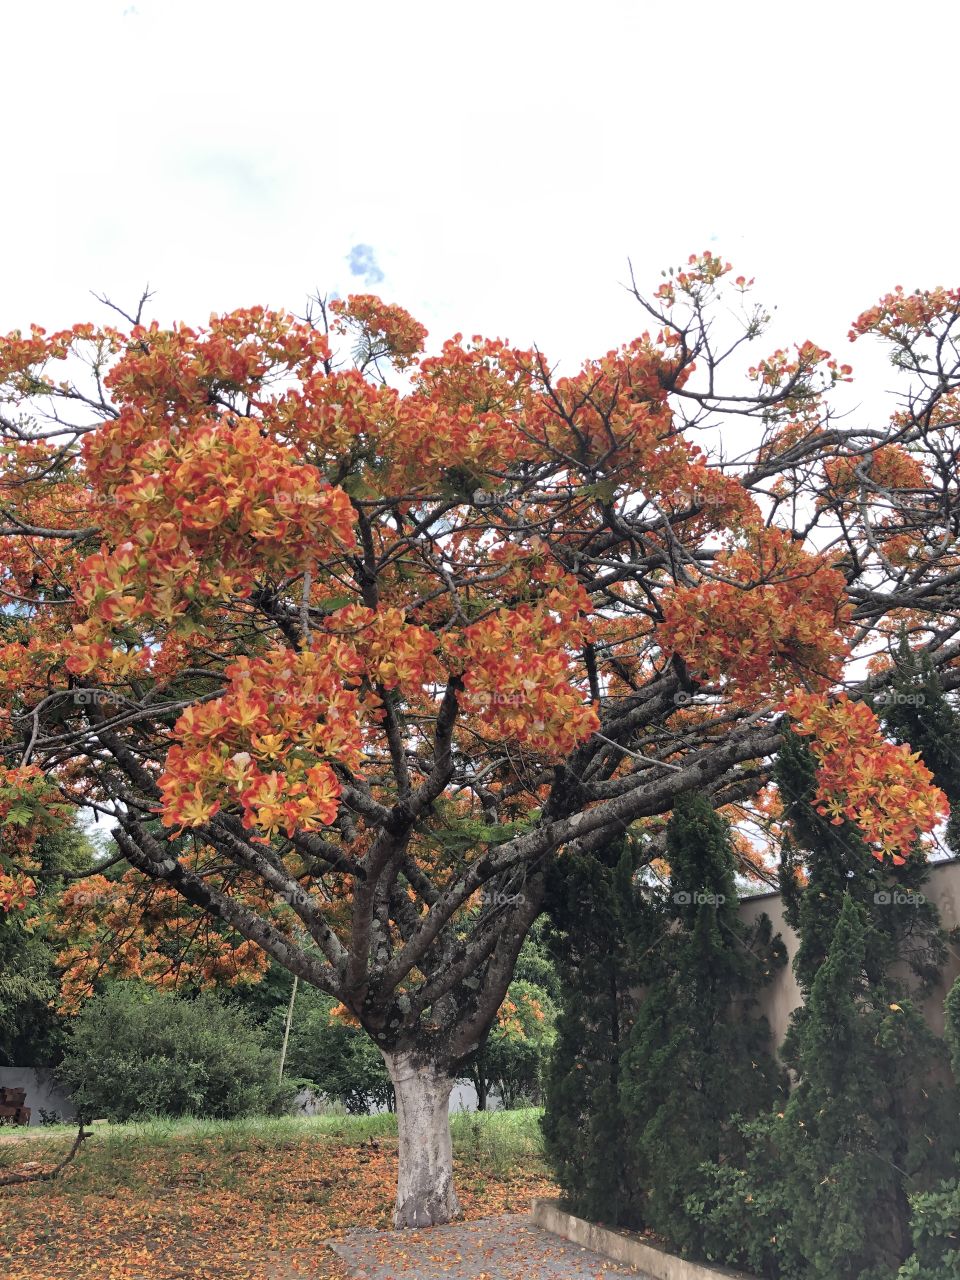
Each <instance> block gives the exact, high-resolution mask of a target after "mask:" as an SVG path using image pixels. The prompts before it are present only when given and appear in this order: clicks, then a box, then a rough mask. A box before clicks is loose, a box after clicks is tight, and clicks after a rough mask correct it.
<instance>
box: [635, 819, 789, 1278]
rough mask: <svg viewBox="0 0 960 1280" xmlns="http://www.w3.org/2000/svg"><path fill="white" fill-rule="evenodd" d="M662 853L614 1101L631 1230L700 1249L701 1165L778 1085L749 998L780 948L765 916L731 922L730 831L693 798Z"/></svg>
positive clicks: (735, 1137) (718, 1154) (732, 1145)
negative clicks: (629, 1190)
mask: <svg viewBox="0 0 960 1280" xmlns="http://www.w3.org/2000/svg"><path fill="white" fill-rule="evenodd" d="M666 858H667V862H668V863H669V865H670V885H671V892H670V893H669V895H667V896H666V898H665V900H664V901H663V903H662V904H661V908H660V911H661V918H662V921H663V924H664V926H665V927H664V936H663V939H662V941H661V943H660V945H659V946H658V948H657V949H656V953H655V955H653V956H652V957H651V958H650V959H649V960H648V961H647V962H646V964H637V970H636V971H637V976H638V978H642V979H643V981H644V982H645V984H646V986H647V988H648V991H647V995H646V998H645V999H644V1000H643V1002H642V1003H641V1005H640V1008H639V1011H638V1013H637V1017H636V1021H635V1023H634V1025H633V1027H632V1029H631V1031H630V1033H629V1035H628V1037H627V1039H626V1044H625V1051H624V1053H623V1055H622V1058H621V1068H620V1097H621V1110H622V1116H623V1124H624V1128H625V1132H626V1134H627V1149H628V1160H629V1165H630V1181H631V1185H632V1186H633V1188H634V1197H635V1199H636V1201H637V1202H638V1208H637V1210H636V1211H635V1212H636V1220H635V1221H634V1223H633V1224H632V1225H636V1226H641V1225H642V1226H648V1227H652V1228H653V1230H655V1231H656V1232H658V1233H659V1234H660V1235H663V1236H666V1237H667V1238H668V1239H669V1240H670V1241H671V1242H672V1243H673V1244H674V1246H675V1247H677V1248H678V1249H680V1250H681V1251H682V1252H684V1253H687V1252H698V1251H700V1249H701V1248H702V1240H701V1230H700V1227H699V1224H698V1223H697V1221H696V1220H695V1219H694V1218H692V1217H691V1215H690V1213H689V1211H688V1209H687V1207H686V1200H687V1197H688V1196H689V1195H690V1194H692V1193H694V1192H695V1190H696V1185H697V1179H698V1176H699V1175H698V1170H699V1168H700V1166H701V1165H702V1164H703V1163H704V1162H705V1161H718V1160H721V1159H725V1158H727V1157H728V1156H729V1155H730V1154H732V1152H733V1151H738V1150H739V1147H740V1142H741V1139H740V1136H739V1132H738V1130H737V1127H736V1125H735V1124H734V1123H733V1116H734V1115H735V1114H740V1115H755V1114H757V1113H758V1112H759V1111H762V1110H765V1109H767V1108H769V1107H770V1106H771V1105H772V1104H773V1102H774V1100H775V1099H776V1098H779V1097H780V1096H781V1095H782V1094H783V1092H784V1088H785V1082H784V1081H783V1080H782V1079H781V1076H780V1072H779V1069H778V1068H777V1066H776V1064H775V1062H774V1059H773V1057H772V1055H771V1052H770V1029H769V1027H768V1025H767V1022H766V1020H765V1019H764V1018H762V1017H760V1016H758V1014H757V1010H756V995H757V992H758V991H759V989H760V988H761V986H762V985H763V984H764V983H766V982H768V981H769V980H770V978H771V976H772V975H773V973H774V972H775V971H776V969H777V968H778V967H780V966H781V965H783V964H784V963H785V953H784V950H783V946H782V944H781V943H780V942H779V940H778V941H777V942H776V943H774V942H773V941H772V939H771V931H770V923H769V920H768V919H767V918H766V917H762V919H761V921H760V922H759V923H758V924H757V925H756V926H754V927H752V928H751V927H748V926H746V925H745V924H744V923H743V922H742V921H741V919H740V916H739V912H738V902H739V899H738V895H737V890H736V883H735V879H734V857H733V851H732V847H731V843H730V834H729V829H728V826H727V824H726V823H725V822H724V820H723V819H722V818H720V817H719V816H718V815H717V814H716V813H715V812H714V811H713V809H712V807H711V805H710V804H709V802H708V801H706V800H705V799H703V798H702V797H700V796H696V795H691V796H685V797H683V798H682V799H681V800H680V802H679V803H678V804H677V806H676V808H675V809H674V812H673V816H672V817H671V820H670V823H669V826H668V829H667V851H666Z"/></svg>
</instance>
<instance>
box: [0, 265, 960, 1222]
mask: <svg viewBox="0 0 960 1280" xmlns="http://www.w3.org/2000/svg"><path fill="white" fill-rule="evenodd" d="M637 299H638V303H640V305H641V306H642V308H643V309H644V314H645V320H644V323H645V324H647V326H648V330H647V331H646V332H644V333H643V335H642V336H641V337H639V338H637V339H636V340H635V341H633V342H630V343H628V344H627V345H626V346H624V347H623V348H621V349H619V350H616V351H611V352H608V353H607V354H606V355H604V356H602V357H600V358H598V359H593V360H589V361H587V362H586V363H585V364H584V365H583V367H582V368H581V369H580V370H579V371H578V372H576V373H574V374H572V375H571V376H563V377H559V376H556V375H555V373H554V371H553V370H552V369H551V366H550V364H549V363H548V361H547V360H546V358H545V357H544V356H543V355H542V354H541V353H539V352H538V351H524V350H518V349H516V348H514V347H512V346H510V345H509V344H507V343H505V342H501V341H490V340H485V339H481V338H475V339H473V340H472V341H470V342H464V341H463V339H462V338H461V337H460V336H459V335H457V336H456V337H454V338H453V339H452V340H450V341H448V342H446V343H445V344H444V345H443V347H442V348H441V349H440V351H439V352H438V353H437V354H435V355H432V356H429V357H428V356H424V355H423V354H422V352H423V347H424V341H425V338H426V334H425V331H424V330H423V329H422V327H421V326H420V325H418V324H417V323H416V322H415V321H414V320H413V319H411V317H410V316H409V315H407V313H406V312H404V311H402V310H401V309H400V308H398V307H393V306H387V305H385V304H383V303H382V302H380V301H379V300H378V299H376V298H373V297H370V296H361V297H353V298H350V299H348V300H347V301H346V302H342V303H341V302H338V303H335V304H332V305H331V306H330V308H329V311H328V309H327V308H326V307H325V306H323V305H322V304H317V309H316V310H315V312H314V313H313V314H312V315H309V316H308V317H307V318H306V319H305V320H296V319H294V318H292V317H291V316H287V315H281V314H277V313H273V312H269V311H265V310H263V309H262V308H253V309H251V310H246V311H238V312H234V313H232V314H230V315H225V316H214V317H212V318H211V320H210V323H209V325H208V326H207V327H206V328H205V329H202V330H200V329H190V328H187V327H176V328H173V329H163V328H160V327H159V326H158V325H156V324H147V323H143V322H142V317H141V315H140V313H138V314H137V315H135V316H129V317H126V318H125V324H124V327H123V329H118V328H113V327H103V328H98V327H95V326H93V325H79V326H76V327H75V328H73V329H71V330H68V331H65V332H62V333H55V334H52V335H51V334H47V333H45V332H44V331H43V330H42V329H36V328H35V329H33V330H31V332H30V333H29V334H22V333H19V332H17V333H13V334H10V335H8V336H7V337H6V338H4V339H2V340H0V404H2V413H0V429H2V435H3V438H4V448H3V453H2V458H0V591H2V594H3V599H4V602H5V603H4V607H3V611H2V613H0V749H2V753H3V754H2V757H0V759H2V762H3V763H2V767H0V821H2V822H3V827H2V832H3V837H2V854H0V859H2V861H0V907H2V908H3V909H4V910H6V911H12V910H17V909H20V908H22V907H23V905H24V902H25V901H26V900H27V899H28V898H29V896H30V893H31V888H32V880H31V871H32V870H33V869H34V864H33V863H32V862H31V848H32V847H33V842H34V841H35V839H36V837H37V836H38V834H40V833H42V831H43V830H45V829H48V828H49V827H50V825H51V824H54V825H55V824H56V823H57V822H58V821H62V814H61V813H60V807H62V806H64V805H67V806H74V807H78V806H90V807H93V808H95V809H97V810H98V811H100V812H101V813H104V814H106V815H109V817H110V819H111V821H112V824H113V830H114V835H115V839H116V841H117V844H118V846H119V849H120V851H121V853H122V856H123V858H124V859H125V863H126V865H127V866H128V868H129V869H128V870H127V871H126V872H125V873H124V874H123V875H122V876H120V877H119V878H106V877H103V876H99V877H94V878H92V879H91V878H87V879H84V880H78V881H77V882H76V883H75V884H74V885H73V887H72V888H71V889H70V890H68V891H67V893H66V894H65V896H64V904H63V905H64V925H63V932H64V950H63V954H62V957H61V961H62V964H63V965H64V967H65V970H66V995H67V999H68V1000H70V999H78V998H80V997H81V996H82V995H83V994H84V993H85V992H86V991H88V990H89V989H90V985H91V983H92V982H93V980H94V979H95V977H96V976H97V974H98V973H99V972H101V971H102V970H103V969H104V968H105V967H108V966H109V967H110V968H111V969H112V971H114V972H120V973H127V974H138V975H140V976H143V977H146V978H149V979H151V980H153V981H155V982H157V983H159V984H165V983H170V982H174V981H176V980H177V979H178V977H183V976H184V975H187V976H190V977H192V978H194V979H196V980H198V981H200V982H204V983H216V982H233V981H239V980H244V979H249V978H250V977H251V976H254V977H255V976H256V975H257V973H258V972H262V971H263V968H264V967H265V965H266V963H267V957H272V958H273V959H274V960H276V961H277V962H279V963H280V964H281V965H283V966H285V967H286V968H288V969H289V970H290V971H291V972H293V973H295V974H297V975H299V977H300V978H301V979H302V980H304V981H305V982H307V983H310V984H313V985H314V986H316V987H318V988H320V989H321V990H322V991H325V992H327V993H329V994H330V995H333V996H334V997H336V999H337V1000H338V1001H340V1002H341V1003H342V1005H343V1007H344V1014H345V1015H346V1016H349V1017H353V1018H355V1019H357V1020H358V1021H359V1022H360V1023H361V1024H362V1026H363V1027H364V1028H365V1029H366V1031H367V1032H368V1033H369V1034H370V1036H371V1037H372V1038H373V1040H374V1042H375V1043H376V1044H377V1046H378V1047H379V1048H380V1050H381V1051H382V1053H383V1055H384V1058H385V1061H386V1064H387V1067H388V1070H389V1072H390V1076H391V1079H392V1082H393V1085H394V1088H395V1091H396V1097H397V1106H398V1113H399V1122H400V1153H401V1161H400V1178H399V1188H398V1196H397V1221H398V1223H399V1224H401V1225H404V1224H411V1223H417V1224H421V1223H428V1222H437V1221H443V1220H445V1219H446V1218H448V1217H449V1216H450V1215H452V1214H454V1213H456V1211H457V1200H456V1194H455V1191H454V1186H453V1176H452V1168H451V1153H450V1141H449V1131H448V1126H447V1115H446V1112H447V1099H448V1095H449V1090H450V1085H451V1080H452V1078H453V1076H454V1074H455V1073H456V1072H457V1071H458V1069H459V1068H460V1067H461V1065H462V1064H463V1063H464V1062H465V1061H466V1060H467V1059H468V1058H469V1056H470V1055H471V1054H472V1053H475V1051H476V1050H477V1049H478V1047H479V1046H481V1045H482V1043H483V1041H484V1038H485V1036H486V1034H487V1032H488V1030H489V1028H490V1026H491V1024H492V1022H493V1019H494V1017H495V1015H496V1013H497V1010H498V1008H499V1006H500V1004H501V1002H502V1000H503V998H504V994H505V992H506V990H507V987H508V984H509V982H510V979H511V975H512V973H513V970H514V965H515V962H516V959H517V955H518V952H519V949H520V946H521V944H522V942H523V939H524V936H525V935H526V933H527V931H528V929H529V927H530V925H531V923H532V922H533V921H534V919H535V918H536V916H537V914H538V912H539V910H540V907H541V900H542V895H543V891H544V875H545V870H546V867H547V865H548V862H549V860H550V859H552V858H554V857H556V856H557V855H558V854H560V855H562V852H563V851H564V850H570V849H579V850H583V851H588V850H590V849H594V848H597V847H598V846H600V845H601V844H603V843H605V842H608V841H610V840H611V838H613V837H617V838H622V836H623V833H624V831H628V832H629V833H630V837H631V838H637V839H641V840H644V841H645V850H646V853H645V856H647V857H649V858H653V857H655V856H657V854H658V852H659V851H660V848H661V844H660V833H661V832H662V829H663V823H664V819H665V816H666V815H668V814H669V812H670V810H671V808H672V806H673V804H674V802H675V800H676V798H677V796H679V795H681V794H684V793H686V792H689V791H692V790H696V791H698V792H700V793H701V794H703V795H706V796H708V797H709V798H710V801H711V803H712V804H713V805H714V806H715V807H716V808H718V809H723V810H724V811H725V812H726V813H728V814H729V815H730V816H731V817H732V818H733V820H734V821H735V822H739V823H740V824H741V826H742V827H744V829H747V826H749V824H751V823H752V824H753V825H754V827H755V829H760V828H764V829H773V830H774V831H775V829H776V819H777V802H776V797H775V796H772V795H771V793H770V791H769V789H768V787H767V784H768V781H769V775H770V770H771V763H772V759H773V757H774V756H775V754H776V752H777V749H778V744H779V742H780V739H781V734H782V733H783V730H784V727H785V724H786V723H787V722H788V721H789V722H790V723H791V724H793V726H794V727H795V728H796V729H797V730H798V731H799V732H800V733H803V734H808V735H810V736H811V741H812V744H813V749H814V752H815V754H816V757H817V760H818V763H819V766H820V791H819V794H818V803H819V804H820V805H821V807H822V808H823V809H824V811H825V812H828V813H830V814H832V815H834V816H835V817H836V818H837V820H838V821H842V820H843V818H844V817H846V818H848V819H850V820H852V821H855V822H856V823H857V824H858V826H859V827H860V829H861V830H862V831H863V832H864V833H865V835H866V836H867V838H868V839H869V841H870V842H871V845H872V848H873V850H874V852H875V854H876V856H877V858H878V859H879V860H881V861H888V862H889V861H896V860H897V859H900V858H902V857H903V856H904V854H905V853H906V852H908V851H910V850H911V849H914V848H915V847H916V845H917V842H918V841H919V840H921V839H923V838H924V837H925V833H929V832H931V831H932V830H934V828H935V827H936V826H937V824H938V823H939V822H940V821H941V820H942V819H943V817H944V816H945V812H946V806H945V802H944V798H943V796H942V794H941V793H940V792H939V791H938V790H937V789H936V788H935V787H933V786H932V785H931V781H930V774H929V772H928V771H927V769H926V768H925V766H924V765H923V763H922V762H921V761H920V760H919V759H918V758H917V757H916V756H915V755H914V754H912V753H911V751H910V749H909V747H906V746H891V745H890V744H889V743H888V742H887V741H886V740H885V739H884V737H883V735H882V733H881V731H880V729H879V726H878V723H877V720H876V718H875V717H874V715H873V713H872V712H871V711H870V710H869V708H868V707H867V705H866V704H865V702H864V701H863V700H862V699H863V698H864V696H865V695H866V694H867V693H876V692H878V691H882V689H883V688H884V686H885V682H886V681H888V680H889V679H890V678H891V675H890V670H891V665H892V664H891V660H890V654H891V652H892V650H893V648H894V646H895V645H896V644H898V643H899V642H900V637H901V635H903V634H906V636H907V638H908V642H909V644H910V645H912V646H913V647H914V648H915V649H918V650H923V651H924V652H925V653H926V654H928V655H929V659H930V661H931V663H932V664H933V666H934V667H935V668H936V669H938V670H939V671H940V672H941V676H942V680H943V683H944V685H945V687H947V688H953V687H956V686H957V684H960V670H958V668H957V659H958V657H960V638H958V634H957V633H958V628H960V621H958V604H960V558H958V555H957V542H956V539H957V528H958V506H957V496H958V481H957V474H956V456H957V453H956V451H957V446H958V431H957V424H958V408H960V399H958V397H960V356H958V350H957V345H956V325H957V313H958V303H960V296H958V293H957V292H956V291H952V292H947V291H945V290H934V291H933V292H928V293H918V294H913V295H907V294H904V293H902V292H900V291H898V292H896V293H894V294H891V295H889V296H888V297H886V298H884V299H883V300H882V301H881V302H880V304H879V305H878V306H877V307H875V308H873V309H872V310H870V311H868V312H866V313H864V315H862V316H861V317H860V319H859V320H858V321H857V322H856V325H855V328H854V331H853V335H852V336H855V337H859V336H861V335H865V334H876V335H878V336H879V337H881V338H883V339H884V340H885V341H887V342H889V343H890V344H892V349H893V352H894V356H895V360H896V362H897V364H899V365H900V366H901V368H903V369H904V370H905V371H906V372H907V375H908V381H909V388H908V390H907V392H906V394H905V396H904V398H903V399H902V401H901V402H900V403H899V404H898V406H897V408H896V411H895V412H894V414H893V415H892V417H891V419H890V420H889V421H887V422H880V423H876V422H872V423H869V424H861V423H859V422H858V421H856V420H855V419H849V418H847V419H843V420H840V421H837V420H835V418H834V417H833V416H832V414H831V411H830V390H831V388H832V386H833V385H834V384H835V383H836V382H837V381H839V380H841V379H846V378H848V377H849V375H850V370H849V368H848V367H847V366H845V365H839V364H837V362H836V361H834V360H833V359H831V357H830V355H829V353H828V352H826V351H823V350H821V349H820V348H818V347H817V346H815V345H814V344H813V343H811V342H804V343H803V344H801V345H800V346H798V347H796V348H795V349H793V350H791V351H783V350H780V351H776V352H774V353H773V355H771V356H769V357H767V358H765V359H758V360H757V361H756V363H755V364H754V365H753V366H752V367H750V368H746V367H744V366H743V365H742V364H741V354H742V352H743V351H744V350H745V348H744V346H743V344H744V343H745V342H748V341H750V342H754V341H756V340H758V339H759V337H760V335H761V333H762V331H763V328H764V323H765V319H766V317H765V316H764V313H763V311H762V309H760V308H757V307H755V306H754V305H753V304H752V303H751V302H750V282H748V281H746V280H744V279H743V278H742V277H741V278H739V279H737V280H736V281H734V282H733V283H731V282H730V276H729V267H728V266H727V265H726V264H724V263H723V262H721V261H720V260H718V259H716V258H714V257H712V256H711V255H710V254H705V255H703V256H702V257H699V258H693V259H691V261H690V263H689V264H688V265H687V266H686V267H685V268H684V269H683V270H682V271H680V272H678V273H676V274H673V273H672V274H671V276H670V277H669V280H668V282H667V283H666V284H664V285H663V286H661V288H660V289H659V290H658V291H657V293H656V294H655V295H654V296H653V297H652V298H650V299H644V298H642V297H641V295H640V294H639V293H638V294H637ZM718 305H719V306H720V308H721V311H720V314H722V315H725V316H726V315H728V314H729V311H730V308H731V306H732V308H733V309H734V312H735V313H737V314H739V315H740V317H741V320H742V328H741V330H740V331H739V332H738V333H736V334H734V335H732V336H731V337H730V338H729V340H728V341H726V342H725V344H724V343H721V342H720V340H719V337H718V330H717V329H716V328H715V321H714V319H713V316H714V315H715V314H716V312H717V308H718ZM338 343H339V344H340V345H344V343H351V344H352V352H353V367H350V366H349V365H348V364H343V363H337V362H336V361H335V358H334V348H335V347H336V346H337V344H338ZM744 824H746V826H744ZM753 848H754V846H753V845H752V844H751V843H750V841H749V840H742V841H741V845H740V849H741V856H742V857H743V859H744V861H745V863H750V862H751V861H757V859H758V857H759V855H757V854H755V853H754V852H753Z"/></svg>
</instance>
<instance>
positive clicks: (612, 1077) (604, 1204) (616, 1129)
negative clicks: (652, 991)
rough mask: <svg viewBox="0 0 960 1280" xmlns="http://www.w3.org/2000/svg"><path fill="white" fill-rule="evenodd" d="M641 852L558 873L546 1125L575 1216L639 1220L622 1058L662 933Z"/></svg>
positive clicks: (599, 856)
mask: <svg viewBox="0 0 960 1280" xmlns="http://www.w3.org/2000/svg"><path fill="white" fill-rule="evenodd" d="M636 861H637V854H636V850H635V849H634V848H633V846H632V845H626V846H625V845H624V842H622V841H620V842H618V843H616V844H611V845H610V846H608V847H607V848H606V849H601V850H598V851H597V852H596V853H591V854H569V855H566V856H565V857H564V858H563V859H561V861H560V863H559V864H558V865H557V866H556V867H555V868H554V869H553V871H552V873H551V877H550V887H549V893H548V898H547V903H548V908H549V912H550V916H549V919H550V930H549V934H548V938H549V946H550V950H551V953H552V955H553V957H554V961H555V964H556V969H557V973H558V975H559V978H560V1012H559V1014H558V1017H557V1034H556V1040H555V1042H554V1047H553V1053H552V1055H551V1058H550V1064H549V1068H548V1071H547V1078H546V1088H545V1096H544V1114H543V1120H542V1126H543V1134H544V1141H545V1146H546V1151H547V1156H548V1158H549V1160H550V1163H551V1165H552V1166H553V1169H554V1173H555V1176H556V1178H557V1181H558V1182H559V1184H560V1186H561V1188H562V1189H563V1192H564V1196H565V1198H566V1200H567V1201H568V1203H569V1204H570V1206H571V1207H572V1208H573V1209H574V1211H575V1212H577V1213H579V1214H582V1215H583V1216H585V1217H588V1218H592V1219H594V1220H596V1221H599V1222H610V1223H617V1222H625V1221H629V1220H631V1218H632V1217H633V1216H634V1214H635V1212H636V1207H637V1206H636V1187H635V1186H634V1184H633V1183H632V1181H631V1180H630V1178H629V1176H628V1169H629V1166H630V1161H629V1156H628V1151H627V1145H626V1142H625V1127H624V1123H623V1114H622V1108H621V1097H620V1073H621V1056H622V1054H623V1049H624V1044H625V1040H626V1037H627V1035H628V1033H629V1029H630V1027H631V1025H632V1023H633V1019H634V1017H635V1016H636V1007H637V1001H638V998H639V995H640V992H639V989H638V977H637V964H636V959H637V957H639V956H641V955H643V953H644V951H645V950H647V949H648V948H650V947H656V946H657V945H658V944H659V943H660V941H661V934H662V927H661V922H660V921H659V920H658V919H657V917H656V915H655V913H654V911H653V910H652V908H651V907H650V905H649V904H648V903H647V901H646V898H645V897H644V896H643V894H642V893H641V892H640V891H639V889H638V887H637V886H636V885H635V883H634V870H635V866H636Z"/></svg>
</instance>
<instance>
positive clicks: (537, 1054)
mask: <svg viewBox="0 0 960 1280" xmlns="http://www.w3.org/2000/svg"><path fill="white" fill-rule="evenodd" d="M559 996H560V980H559V977H558V975H557V972H556V969H555V967H554V964H553V961H552V959H551V958H550V954H549V951H548V948H547V945H546V943H545V941H544V938H543V920H542V918H541V920H539V921H537V923H536V924H535V925H534V926H533V929H532V931H531V933H530V935H529V936H528V937H527V938H526V939H525V941H524V944H523V946H522V947H521V949H520V954H519V956H518V957H517V966H516V971H515V977H514V980H513V982H511V984H510V986H509V988H508V989H507V995H506V999H505V1000H504V1002H503V1004H502V1005H501V1006H500V1010H499V1012H498V1014H497V1019H496V1022H495V1023H494V1025H493V1026H492V1027H491V1029H490V1032H489V1034H488V1036H487V1039H486V1040H485V1042H484V1044H483V1046H482V1047H481V1048H480V1049H479V1050H478V1051H477V1053H476V1054H475V1055H474V1058H473V1060H472V1061H471V1062H470V1063H469V1064H468V1066H467V1075H468V1078H469V1079H470V1081H471V1083H472V1084H473V1086H474V1088H475V1089H476V1092H477V1107H478V1109H479V1110H481V1111H483V1110H485V1109H486V1107H487V1103H488V1100H489V1096H490V1090H491V1089H494V1090H495V1091H496V1094H497V1096H498V1098H499V1100H500V1102H501V1104H502V1105H503V1106H504V1107H507V1108H511V1107H517V1106H523V1105H524V1104H529V1103H531V1102H533V1103H535V1104H539V1103H540V1098H541V1092H542V1089H543V1083H544V1072H545V1071H546V1069H547V1064H548V1061H549V1057H550V1052H551V1050H552V1048H553V1043H554V1038H555V1024H556V1017H557V1007H556V1006H557V1000H558V999H559Z"/></svg>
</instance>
